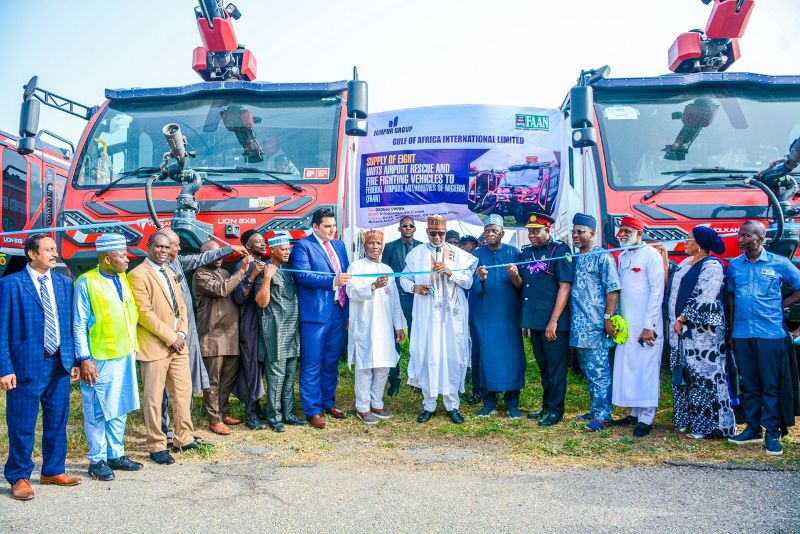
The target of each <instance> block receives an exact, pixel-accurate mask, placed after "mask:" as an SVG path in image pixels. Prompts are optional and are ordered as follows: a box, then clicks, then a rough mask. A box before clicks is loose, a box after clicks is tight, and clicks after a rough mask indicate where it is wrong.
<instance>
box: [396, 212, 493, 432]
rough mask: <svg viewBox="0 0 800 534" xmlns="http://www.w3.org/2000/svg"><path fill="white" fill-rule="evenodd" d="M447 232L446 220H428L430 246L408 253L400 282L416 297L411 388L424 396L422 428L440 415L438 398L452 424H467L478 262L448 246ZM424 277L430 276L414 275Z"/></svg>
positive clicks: (412, 335)
mask: <svg viewBox="0 0 800 534" xmlns="http://www.w3.org/2000/svg"><path fill="white" fill-rule="evenodd" d="M446 231H447V220H446V219H445V218H444V217H441V216H431V217H428V229H427V234H428V240H429V242H428V243H426V244H425V245H420V246H418V247H416V248H414V250H412V251H411V252H409V254H408V256H406V267H405V269H404V270H403V272H404V273H408V274H405V275H403V276H402V277H401V278H400V284H401V286H402V287H403V290H404V291H408V292H410V293H414V309H413V312H412V313H413V318H414V329H413V332H412V334H411V343H410V346H409V352H410V359H409V362H408V383H409V384H410V385H412V386H416V387H418V388H420V389H421V390H422V394H423V396H424V399H423V408H424V409H423V411H422V413H421V414H420V416H419V417H418V418H417V421H419V422H420V423H425V422H427V421H429V420H430V418H431V417H433V416H434V415H435V413H436V403H437V399H438V396H439V395H442V399H443V401H444V407H445V410H447V415H448V416H449V417H450V419H452V420H453V422H454V423H457V424H460V423H462V422H463V421H464V419H463V417H462V416H461V414H460V413H459V412H458V407H459V403H460V401H459V397H458V394H459V392H462V391H464V378H465V375H466V373H467V367H469V362H470V348H471V345H470V337H469V305H468V303H467V296H466V293H465V290H468V289H469V288H470V287H472V276H473V273H474V272H475V267H476V265H477V261H478V260H477V258H475V256H473V255H472V254H469V253H468V252H465V251H463V250H461V249H460V248H458V247H454V246H453V245H448V244H447V243H445V242H444V236H445V232H446ZM451 269H452V270H451ZM431 271H434V272H435V273H436V274H430V272H431ZM420 272H423V273H426V274H414V273H420ZM438 273H441V274H438Z"/></svg>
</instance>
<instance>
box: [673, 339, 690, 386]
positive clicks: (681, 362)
mask: <svg viewBox="0 0 800 534" xmlns="http://www.w3.org/2000/svg"><path fill="white" fill-rule="evenodd" d="M672 385H673V386H675V387H681V386H688V385H689V368H688V367H686V357H685V356H684V354H683V336H678V365H676V366H675V368H674V369H672Z"/></svg>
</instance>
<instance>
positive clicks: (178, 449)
mask: <svg viewBox="0 0 800 534" xmlns="http://www.w3.org/2000/svg"><path fill="white" fill-rule="evenodd" d="M203 445H205V446H210V445H209V444H208V443H203ZM198 448H200V443H198V442H197V440H196V439H193V440H192V441H191V442H190V443H188V444H186V445H184V446H183V447H172V452H187V451H193V450H195V449H198Z"/></svg>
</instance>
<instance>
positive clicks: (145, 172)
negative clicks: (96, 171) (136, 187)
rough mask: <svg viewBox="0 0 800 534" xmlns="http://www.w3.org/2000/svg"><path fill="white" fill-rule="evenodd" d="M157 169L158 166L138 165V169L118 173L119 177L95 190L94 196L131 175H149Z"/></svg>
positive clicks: (157, 170)
mask: <svg viewBox="0 0 800 534" xmlns="http://www.w3.org/2000/svg"><path fill="white" fill-rule="evenodd" d="M159 170H160V169H159V168H158V167H139V168H138V169H134V170H132V171H126V172H123V173H120V175H119V178H117V179H116V180H113V181H111V182H109V183H107V184H106V185H104V186H103V187H101V188H100V189H98V190H97V191H95V192H94V196H96V197H99V196H100V195H102V194H103V193H105V192H106V191H108V190H109V189H111V188H112V187H114V186H115V185H117V184H118V183H120V182H121V181H122V180H125V179H127V178H130V177H131V176H149V175H151V174H156V173H157V172H159Z"/></svg>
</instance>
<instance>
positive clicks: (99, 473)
mask: <svg viewBox="0 0 800 534" xmlns="http://www.w3.org/2000/svg"><path fill="white" fill-rule="evenodd" d="M89 475H91V477H92V478H94V479H95V480H99V481H101V482H108V481H109V480H114V471H112V470H111V468H110V467H108V464H107V463H106V461H105V460H100V461H99V462H97V463H96V464H91V463H90V464H89Z"/></svg>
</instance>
